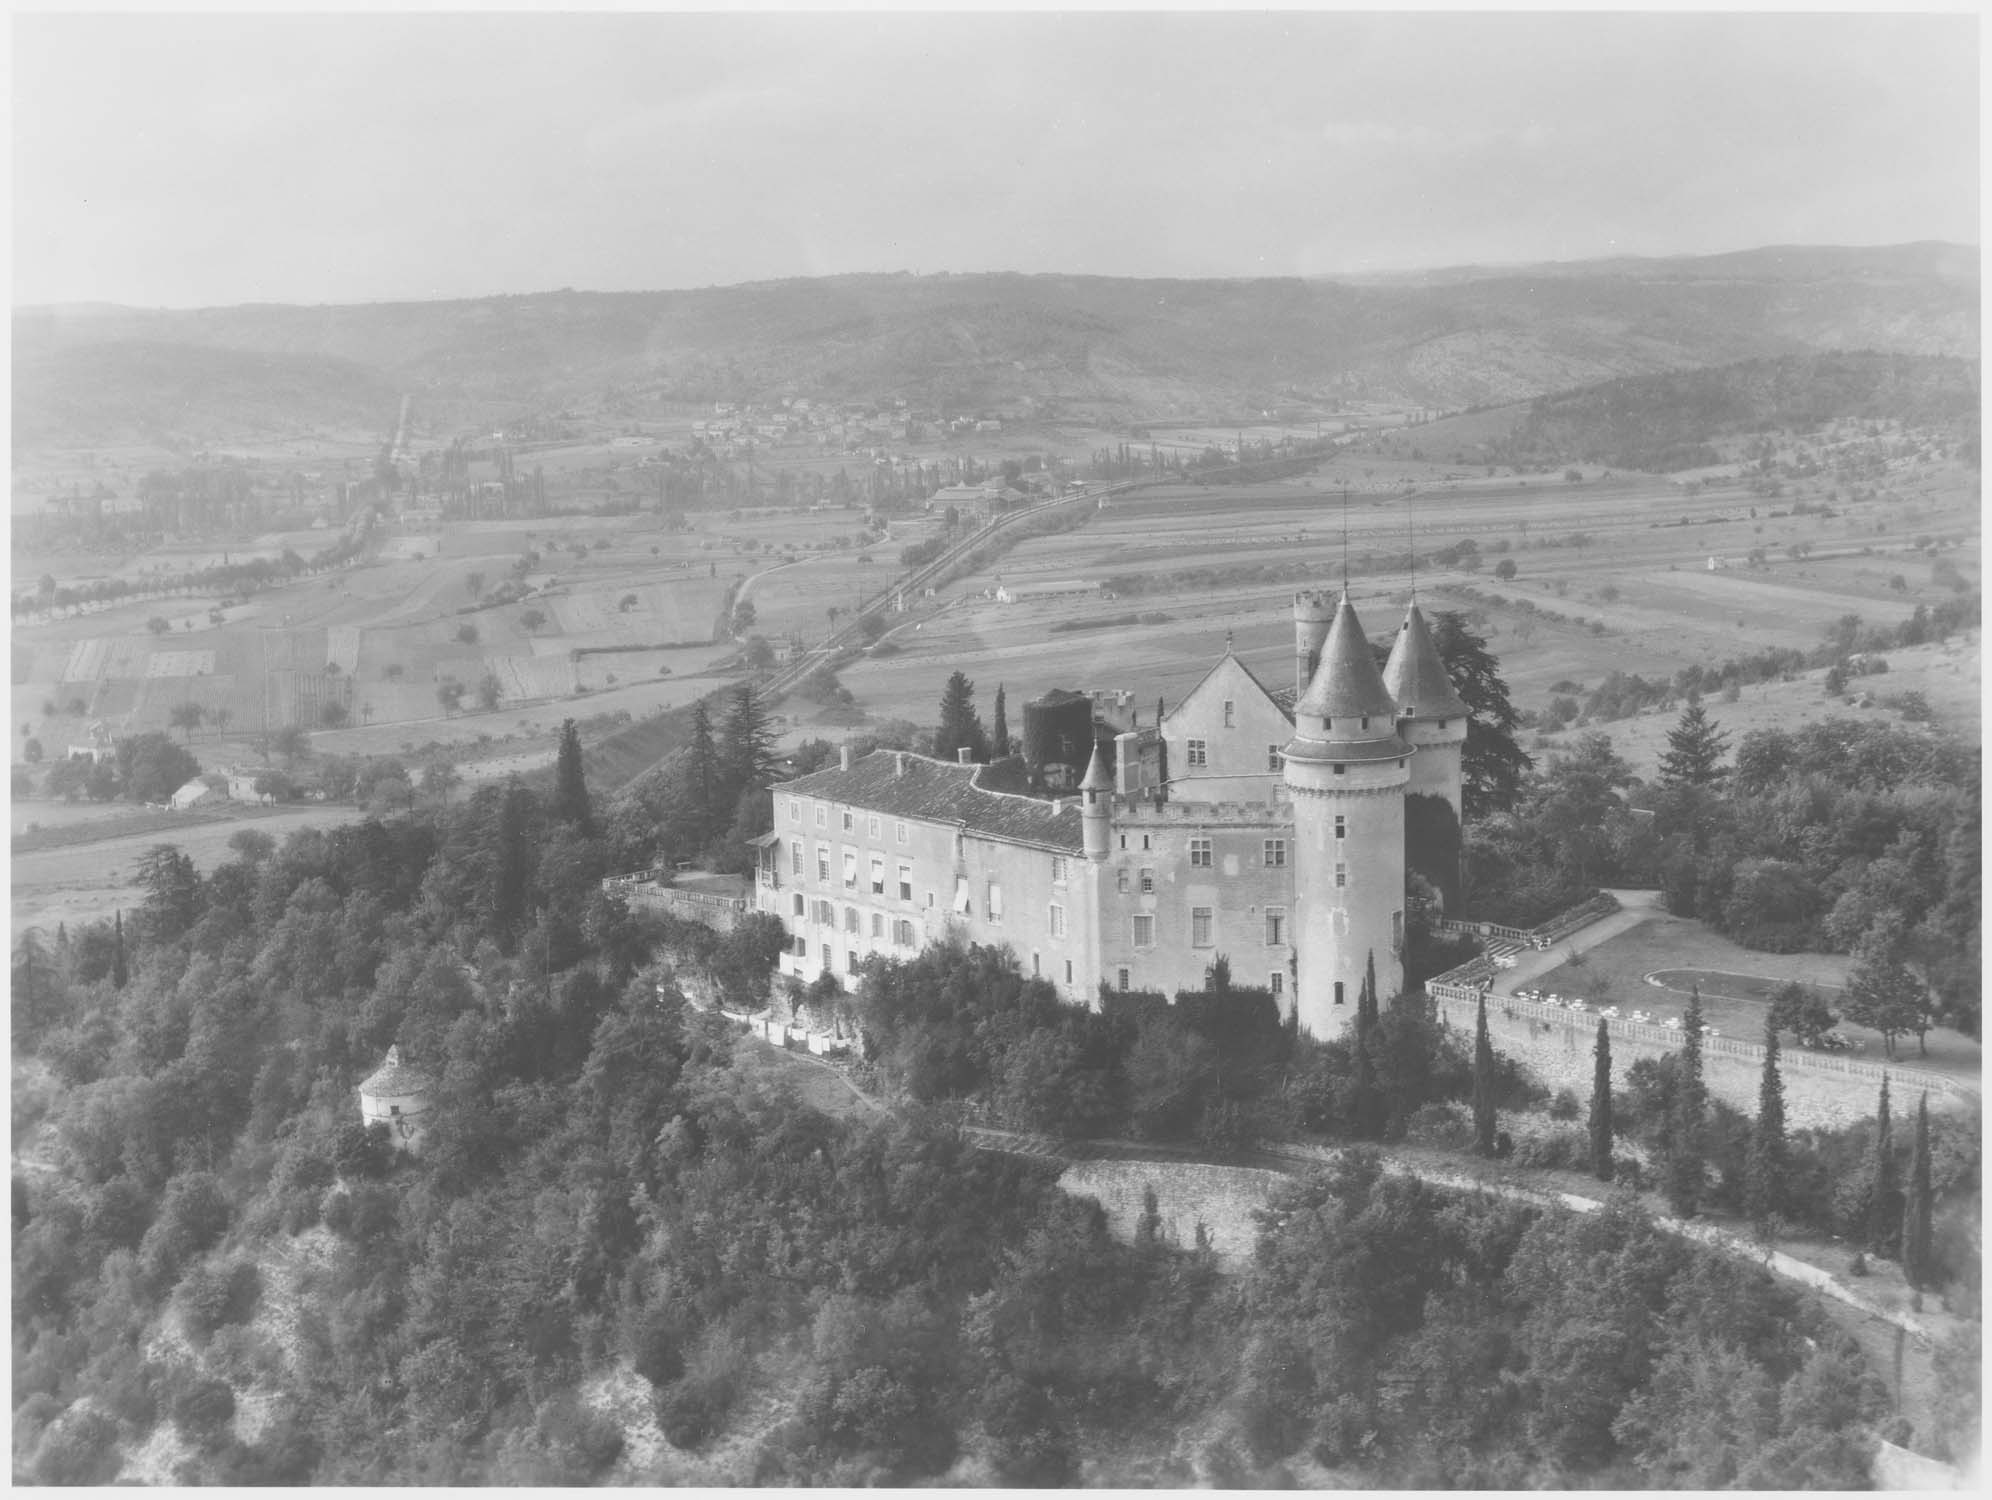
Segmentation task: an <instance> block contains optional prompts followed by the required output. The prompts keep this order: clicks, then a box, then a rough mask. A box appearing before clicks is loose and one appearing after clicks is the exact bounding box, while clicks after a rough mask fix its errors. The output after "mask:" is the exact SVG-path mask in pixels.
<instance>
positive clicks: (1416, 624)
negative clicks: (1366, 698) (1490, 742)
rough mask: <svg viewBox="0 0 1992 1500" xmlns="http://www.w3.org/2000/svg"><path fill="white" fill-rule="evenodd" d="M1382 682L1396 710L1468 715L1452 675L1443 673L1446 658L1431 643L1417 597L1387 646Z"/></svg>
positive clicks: (1454, 716)
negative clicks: (1401, 625)
mask: <svg viewBox="0 0 1992 1500" xmlns="http://www.w3.org/2000/svg"><path fill="white" fill-rule="evenodd" d="M1383 685H1384V687H1385V688H1386V689H1387V690H1388V691H1389V693H1390V696H1391V699H1392V701H1394V702H1395V703H1396V705H1397V711H1398V712H1399V713H1410V714H1412V715H1413V716H1415V717H1417V718H1420V719H1463V718H1465V717H1466V715H1467V711H1468V710H1467V707H1466V705H1465V704H1464V703H1463V702H1461V701H1460V696H1459V690H1458V689H1457V688H1455V687H1454V686H1453V682H1452V678H1451V677H1449V676H1447V675H1446V664H1445V659H1444V658H1443V657H1441V656H1440V655H1439V648H1438V647H1437V646H1435V645H1433V644H1432V633H1431V631H1429V630H1428V629H1426V627H1425V616H1424V614H1423V612H1422V611H1420V610H1419V608H1418V604H1417V601H1416V600H1413V601H1412V604H1411V607H1410V608H1409V609H1408V610H1406V611H1405V612H1404V624H1403V627H1402V628H1401V629H1399V631H1398V632H1397V641H1396V644H1394V645H1393V646H1392V647H1391V648H1390V660H1389V661H1388V662H1387V663H1385V664H1384V668H1383Z"/></svg>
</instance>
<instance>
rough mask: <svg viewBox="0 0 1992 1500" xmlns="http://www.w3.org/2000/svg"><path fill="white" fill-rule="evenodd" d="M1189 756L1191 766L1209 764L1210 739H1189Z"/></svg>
mask: <svg viewBox="0 0 1992 1500" xmlns="http://www.w3.org/2000/svg"><path fill="white" fill-rule="evenodd" d="M1189 758H1190V764H1191V765H1193V766H1207V765H1209V764H1210V741H1209V740H1191V741H1190V742H1189Z"/></svg>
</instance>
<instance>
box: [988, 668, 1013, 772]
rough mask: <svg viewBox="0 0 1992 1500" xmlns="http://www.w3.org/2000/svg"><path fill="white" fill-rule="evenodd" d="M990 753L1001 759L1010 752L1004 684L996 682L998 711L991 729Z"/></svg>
mask: <svg viewBox="0 0 1992 1500" xmlns="http://www.w3.org/2000/svg"><path fill="white" fill-rule="evenodd" d="M989 737H990V740H991V742H992V743H991V745H990V753H991V754H993V755H994V756H995V757H996V759H998V760H1001V759H1002V758H1003V757H1004V756H1006V755H1008V754H1009V753H1010V718H1009V715H1008V714H1007V713H1006V712H1005V711H1004V703H1003V684H1002V683H1000V682H999V683H997V684H996V711H995V721H994V727H993V728H992V729H991V730H990V735H989Z"/></svg>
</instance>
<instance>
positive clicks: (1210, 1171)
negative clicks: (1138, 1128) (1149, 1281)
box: [1058, 1161, 1282, 1271]
mask: <svg viewBox="0 0 1992 1500" xmlns="http://www.w3.org/2000/svg"><path fill="white" fill-rule="evenodd" d="M1281 1180H1282V1178H1281V1174H1280V1173H1278V1172H1273V1171H1268V1170H1267V1169H1265V1168H1263V1167H1241V1166H1225V1165H1220V1164H1217V1163H1214V1162H1195V1161H1081V1162H1074V1163H1073V1164H1072V1165H1071V1166H1069V1167H1067V1168H1066V1169H1065V1172H1064V1174H1063V1175H1062V1176H1061V1177H1060V1178H1059V1179H1058V1185H1059V1186H1060V1187H1061V1188H1063V1189H1064V1190H1065V1191H1066V1192H1068V1193H1070V1194H1072V1196H1073V1197H1075V1198H1091V1199H1093V1200H1094V1201H1095V1202H1096V1203H1098V1204H1099V1205H1100V1206H1101V1207H1102V1208H1104V1209H1105V1210H1106V1211H1107V1224H1108V1227H1109V1228H1110V1229H1111V1230H1112V1232H1113V1235H1114V1238H1115V1239H1118V1240H1128V1241H1131V1240H1132V1239H1133V1238H1134V1229H1135V1225H1136V1224H1137V1223H1138V1222H1139V1221H1140V1219H1141V1199H1142V1193H1143V1192H1144V1191H1145V1190H1146V1189H1147V1188H1150V1187H1152V1188H1154V1189H1155V1207H1156V1211H1157V1212H1158V1213H1160V1214H1161V1216H1162V1235H1163V1238H1164V1239H1167V1240H1172V1241H1174V1242H1175V1243H1176V1244H1179V1245H1181V1246H1182V1247H1183V1248H1184V1249H1186V1250H1187V1249H1189V1248H1190V1247H1191V1246H1193V1245H1194V1244H1195V1243H1196V1227H1197V1225H1198V1223H1199V1222H1201V1223H1202V1224H1203V1226H1204V1228H1205V1230H1206V1231H1207V1232H1208V1233H1209V1235H1210V1241H1211V1245H1212V1248H1214V1249H1215V1250H1216V1251H1217V1258H1218V1263H1219V1264H1220V1265H1222V1266H1223V1267H1224V1268H1225V1269H1226V1270H1228V1271H1236V1270H1241V1269H1243V1268H1244V1266H1245V1265H1246V1264H1247V1263H1248V1262H1250V1260H1251V1258H1252V1245H1253V1242H1254V1240H1255V1239H1256V1238H1257V1235H1258V1226H1257V1225H1256V1224H1255V1223H1254V1222H1253V1220H1252V1211H1253V1210H1254V1209H1257V1208H1263V1207H1265V1205H1266V1201H1267V1199H1269V1198H1270V1197H1272V1194H1273V1189H1274V1188H1276V1187H1278V1186H1279V1184H1280V1182H1281Z"/></svg>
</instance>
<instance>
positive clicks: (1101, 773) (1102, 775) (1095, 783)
mask: <svg viewBox="0 0 1992 1500" xmlns="http://www.w3.org/2000/svg"><path fill="white" fill-rule="evenodd" d="M1113 789H1114V779H1113V777H1111V776H1109V775H1108V774H1107V763H1106V761H1105V760H1104V759H1102V758H1101V756H1100V742H1099V741H1098V740H1097V739H1096V740H1094V741H1093V759H1092V763H1091V764H1090V765H1088V766H1087V767H1086V779H1085V780H1084V781H1082V782H1080V783H1079V790H1080V791H1082V792H1111V791H1112V790H1113Z"/></svg>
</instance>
